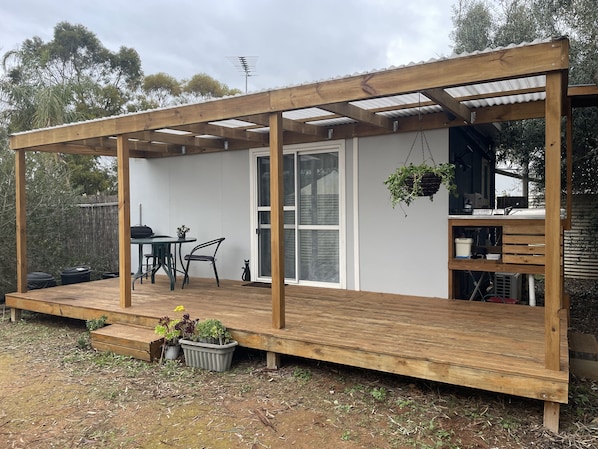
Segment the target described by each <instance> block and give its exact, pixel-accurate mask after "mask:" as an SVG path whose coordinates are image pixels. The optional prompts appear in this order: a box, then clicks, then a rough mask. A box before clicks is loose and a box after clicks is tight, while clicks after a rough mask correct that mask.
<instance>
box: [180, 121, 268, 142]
mask: <svg viewBox="0 0 598 449" xmlns="http://www.w3.org/2000/svg"><path fill="white" fill-rule="evenodd" d="M229 118H233V117H229ZM169 128H170V129H175V130H180V131H188V132H191V133H193V134H206V135H210V136H217V137H221V138H223V139H231V140H242V141H245V142H255V143H258V144H267V143H268V135H267V134H265V133H257V132H252V131H246V130H245V129H236V128H230V127H227V126H220V125H213V124H211V123H193V124H189V125H181V126H170V127H169Z"/></svg>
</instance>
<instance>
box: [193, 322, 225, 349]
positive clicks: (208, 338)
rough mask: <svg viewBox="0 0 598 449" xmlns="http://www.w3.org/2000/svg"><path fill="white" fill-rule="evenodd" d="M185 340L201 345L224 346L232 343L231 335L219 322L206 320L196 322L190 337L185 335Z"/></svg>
mask: <svg viewBox="0 0 598 449" xmlns="http://www.w3.org/2000/svg"><path fill="white" fill-rule="evenodd" d="M185 338H186V339H188V340H192V341H199V342H202V343H210V344H214V345H225V344H228V343H230V342H231V341H232V335H231V334H230V332H229V331H228V329H227V328H226V327H225V326H224V325H223V324H222V322H221V321H220V320H216V319H213V318H208V319H205V320H201V321H197V322H196V323H195V328H194V330H193V333H192V334H191V335H185Z"/></svg>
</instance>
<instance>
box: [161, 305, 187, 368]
mask: <svg viewBox="0 0 598 449" xmlns="http://www.w3.org/2000/svg"><path fill="white" fill-rule="evenodd" d="M184 310H185V308H184V307H183V306H177V307H176V308H175V309H174V311H175V312H180V311H184ZM195 322H196V320H191V318H190V317H189V314H188V313H184V314H183V317H182V319H177V318H174V319H173V318H170V317H169V316H163V317H162V318H160V320H159V321H158V324H157V325H156V327H155V328H154V332H155V333H156V334H157V335H159V336H161V337H162V338H164V343H163V344H162V355H161V357H160V360H162V359H163V358H164V359H166V360H175V359H176V358H177V357H178V356H179V353H180V351H181V345H180V339H181V337H182V336H183V335H185V334H186V333H188V332H189V329H193V327H194V326H195Z"/></svg>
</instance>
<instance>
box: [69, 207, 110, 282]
mask: <svg viewBox="0 0 598 449" xmlns="http://www.w3.org/2000/svg"><path fill="white" fill-rule="evenodd" d="M72 220H73V223H72V225H71V226H73V229H74V230H75V232H74V238H73V239H72V240H71V241H70V242H69V253H70V254H76V255H77V258H78V260H79V261H80V263H81V264H84V265H89V266H90V267H91V269H92V274H93V276H94V277H101V275H102V273H105V272H114V271H118V201H117V198H116V197H115V196H93V197H86V199H85V202H81V203H79V205H78V208H77V212H76V213H75V214H74V217H73V218H72Z"/></svg>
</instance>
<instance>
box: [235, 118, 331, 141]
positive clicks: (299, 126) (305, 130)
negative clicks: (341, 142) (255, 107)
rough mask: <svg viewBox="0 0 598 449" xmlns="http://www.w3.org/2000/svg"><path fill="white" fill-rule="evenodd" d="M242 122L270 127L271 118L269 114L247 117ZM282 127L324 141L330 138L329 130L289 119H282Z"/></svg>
mask: <svg viewBox="0 0 598 449" xmlns="http://www.w3.org/2000/svg"><path fill="white" fill-rule="evenodd" d="M241 120H247V121H249V122H253V123H257V124H258V125H262V126H270V123H269V116H268V115H267V114H254V115H250V116H247V117H242V118H241ZM282 127H283V129H284V130H285V131H290V132H293V133H297V134H303V135H307V136H314V137H318V138H322V139H326V138H327V136H328V132H327V130H326V129H325V128H324V127H322V126H316V125H310V124H307V123H303V122H300V121H297V120H291V119H288V118H283V119H282Z"/></svg>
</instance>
